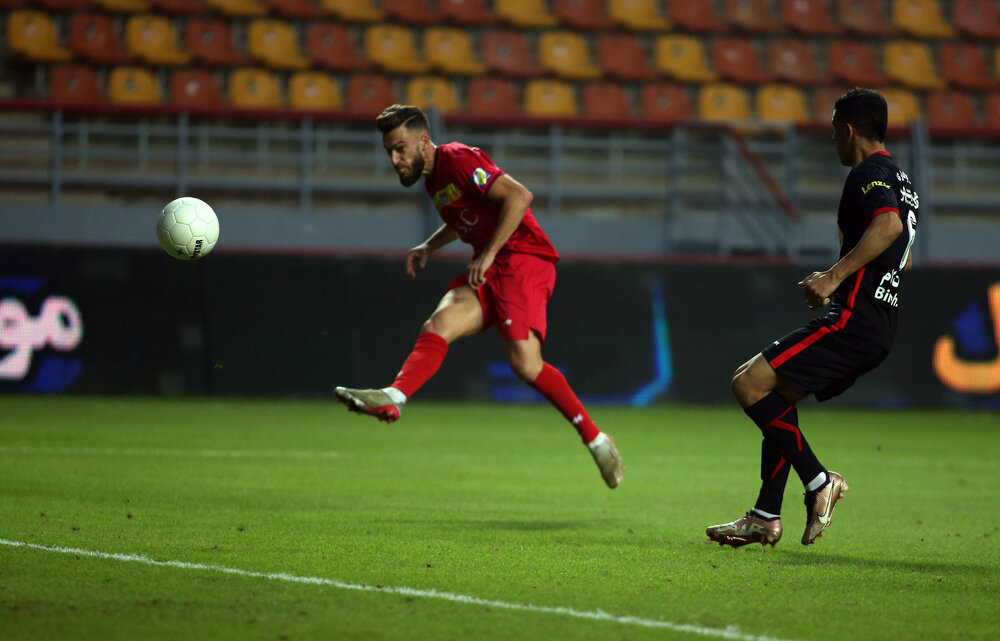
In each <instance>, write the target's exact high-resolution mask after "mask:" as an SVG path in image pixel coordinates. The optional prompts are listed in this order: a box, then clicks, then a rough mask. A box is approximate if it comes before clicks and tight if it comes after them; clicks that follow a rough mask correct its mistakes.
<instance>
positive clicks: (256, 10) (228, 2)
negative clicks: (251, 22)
mask: <svg viewBox="0 0 1000 641" xmlns="http://www.w3.org/2000/svg"><path fill="white" fill-rule="evenodd" d="M205 4H207V5H208V6H209V7H211V8H212V9H214V10H215V11H218V12H219V13H221V14H222V15H224V16H227V17H229V18H261V17H263V16H266V15H267V5H266V4H264V0H205Z"/></svg>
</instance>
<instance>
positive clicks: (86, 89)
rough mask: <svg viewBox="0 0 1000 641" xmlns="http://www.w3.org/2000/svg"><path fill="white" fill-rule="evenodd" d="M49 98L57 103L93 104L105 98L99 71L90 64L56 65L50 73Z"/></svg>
mask: <svg viewBox="0 0 1000 641" xmlns="http://www.w3.org/2000/svg"><path fill="white" fill-rule="evenodd" d="M49 99H50V100H51V101H52V102H54V103H56V104H57V105H92V104H97V103H100V102H101V101H102V100H103V98H102V96H101V89H100V86H99V85H98V82H97V73H96V72H95V71H94V68H93V67H91V66H88V65H56V66H55V67H52V71H51V72H50V73H49Z"/></svg>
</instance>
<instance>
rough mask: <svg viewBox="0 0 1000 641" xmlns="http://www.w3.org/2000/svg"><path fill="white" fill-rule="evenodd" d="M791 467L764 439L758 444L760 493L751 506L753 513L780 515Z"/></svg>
mask: <svg viewBox="0 0 1000 641" xmlns="http://www.w3.org/2000/svg"><path fill="white" fill-rule="evenodd" d="M789 470H791V466H789V465H788V460H787V459H786V458H785V457H784V456H782V455H781V450H779V449H778V448H777V447H775V446H774V444H773V443H772V442H771V441H769V440H767V439H764V440H763V441H761V444H760V493H759V494H758V495H757V502H756V503H754V504H753V507H754V511H755V512H757V513H759V514H761V515H765V514H766V515H772V516H777V515H779V514H781V503H782V500H783V499H784V498H785V486H786V485H787V484H788V472H789Z"/></svg>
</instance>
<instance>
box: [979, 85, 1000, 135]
mask: <svg viewBox="0 0 1000 641" xmlns="http://www.w3.org/2000/svg"><path fill="white" fill-rule="evenodd" d="M983 116H984V118H983V120H984V121H985V122H986V126H987V127H989V128H990V129H992V130H993V131H1000V93H997V92H994V93H990V94H987V95H986V98H985V99H984V100H983Z"/></svg>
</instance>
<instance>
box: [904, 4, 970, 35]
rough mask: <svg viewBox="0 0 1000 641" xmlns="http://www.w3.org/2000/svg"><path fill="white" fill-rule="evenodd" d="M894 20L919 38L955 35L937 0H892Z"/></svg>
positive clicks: (907, 31)
mask: <svg viewBox="0 0 1000 641" xmlns="http://www.w3.org/2000/svg"><path fill="white" fill-rule="evenodd" d="M892 20H893V22H895V23H896V26H897V27H899V28H900V29H902V30H903V31H905V32H906V33H908V34H910V35H913V36H916V37H918V38H952V37H954V36H955V30H954V29H953V28H952V26H951V25H950V24H948V21H947V20H946V19H945V17H944V15H942V13H941V6H940V5H939V4H938V2H937V0H892Z"/></svg>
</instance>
